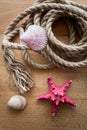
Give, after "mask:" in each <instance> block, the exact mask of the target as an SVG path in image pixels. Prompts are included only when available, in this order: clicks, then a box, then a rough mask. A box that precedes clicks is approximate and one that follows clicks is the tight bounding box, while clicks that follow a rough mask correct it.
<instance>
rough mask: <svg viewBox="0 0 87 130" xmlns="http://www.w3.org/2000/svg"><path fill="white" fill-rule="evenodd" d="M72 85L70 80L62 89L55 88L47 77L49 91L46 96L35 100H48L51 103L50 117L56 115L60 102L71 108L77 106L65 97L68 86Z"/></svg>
mask: <svg viewBox="0 0 87 130" xmlns="http://www.w3.org/2000/svg"><path fill="white" fill-rule="evenodd" d="M71 83H72V81H71V80H68V81H67V82H66V83H65V84H64V85H62V87H57V86H56V85H55V84H54V82H53V80H52V79H51V77H48V84H49V87H50V90H49V92H48V93H47V94H44V95H41V96H38V98H37V99H49V100H51V101H52V116H55V115H56V112H57V106H58V105H59V103H60V102H63V103H64V102H66V103H69V104H71V105H73V106H77V104H76V103H75V102H74V101H72V100H71V99H70V98H68V97H67V95H66V91H67V89H68V88H69V86H70V84H71Z"/></svg>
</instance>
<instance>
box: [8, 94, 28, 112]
mask: <svg viewBox="0 0 87 130" xmlns="http://www.w3.org/2000/svg"><path fill="white" fill-rule="evenodd" d="M8 106H9V107H11V108H13V109H17V110H22V109H24V108H25V106H26V99H25V97H23V96H20V95H15V96H12V97H11V98H10V99H9V101H8Z"/></svg>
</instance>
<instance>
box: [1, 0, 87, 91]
mask: <svg viewBox="0 0 87 130" xmlns="http://www.w3.org/2000/svg"><path fill="white" fill-rule="evenodd" d="M26 16H28V18H27V19H26V20H25V22H24V23H22V24H21V25H20V26H17V25H18V23H19V22H20V21H21V20H22V19H23V18H25V17H26ZM60 18H65V19H66V20H65V22H66V24H67V26H68V30H69V34H70V39H69V44H68V45H67V44H64V43H62V42H61V41H59V40H58V39H57V38H56V37H55V36H54V34H53V32H52V24H53V23H54V21H55V20H58V19H60ZM32 24H36V25H40V26H42V27H43V28H44V29H45V30H46V33H47V36H48V40H49V42H48V44H47V46H46V47H45V48H44V49H43V50H41V51H39V52H38V53H40V54H42V55H43V56H44V57H45V58H47V59H48V60H49V61H50V63H49V64H38V63H36V62H35V61H34V60H33V59H32V58H31V57H30V55H29V53H28V50H30V48H29V47H27V46H26V45H21V44H18V43H13V42H12V39H13V38H14V37H15V36H16V35H18V34H19V30H20V27H22V28H24V29H25V30H26V29H27V28H28V26H30V25H32ZM77 34H78V36H79V38H80V40H79V42H76V39H77ZM12 49H19V50H22V54H23V57H24V59H25V61H26V62H27V63H28V64H29V65H31V66H33V67H34V68H38V69H48V68H52V67H54V66H58V67H62V68H68V69H77V68H79V67H83V66H85V65H87V6H83V5H80V4H77V3H75V2H73V1H70V0H46V1H43V0H37V1H36V2H35V3H34V5H33V6H32V7H29V8H27V9H26V10H24V11H23V12H21V13H20V14H19V15H18V16H17V17H16V18H15V19H14V20H13V21H12V22H11V23H10V25H9V26H8V27H7V29H6V31H5V33H4V38H3V41H2V50H3V57H4V59H5V61H6V63H7V64H8V67H9V69H10V70H11V71H12V72H13V77H14V81H15V84H16V86H17V87H18V89H19V91H20V92H21V93H23V92H25V91H28V90H29V89H30V88H31V87H32V86H33V85H34V82H33V79H32V76H31V74H30V72H29V71H28V70H27V69H26V67H25V66H24V65H23V64H22V63H21V62H20V61H19V60H17V59H15V57H14V54H13V51H12Z"/></svg>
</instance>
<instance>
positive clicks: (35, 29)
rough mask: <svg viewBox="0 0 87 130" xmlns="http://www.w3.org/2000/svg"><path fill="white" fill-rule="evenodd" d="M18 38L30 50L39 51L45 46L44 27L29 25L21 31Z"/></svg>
mask: <svg viewBox="0 0 87 130" xmlns="http://www.w3.org/2000/svg"><path fill="white" fill-rule="evenodd" d="M20 40H21V42H23V43H25V44H26V45H27V46H29V47H30V48H31V49H32V50H35V51H39V50H41V49H43V48H44V47H45V46H46V44H47V40H48V39H47V35H46V32H45V30H44V28H42V27H41V26H39V25H31V26H29V27H28V29H27V30H26V31H25V32H24V33H22V35H21V37H20Z"/></svg>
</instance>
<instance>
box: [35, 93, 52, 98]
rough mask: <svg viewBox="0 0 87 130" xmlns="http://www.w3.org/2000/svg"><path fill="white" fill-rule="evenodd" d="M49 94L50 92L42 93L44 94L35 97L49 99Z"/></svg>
mask: <svg viewBox="0 0 87 130" xmlns="http://www.w3.org/2000/svg"><path fill="white" fill-rule="evenodd" d="M50 98H51V96H50V93H47V94H44V95H41V96H38V97H37V99H39V100H41V99H50Z"/></svg>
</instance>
